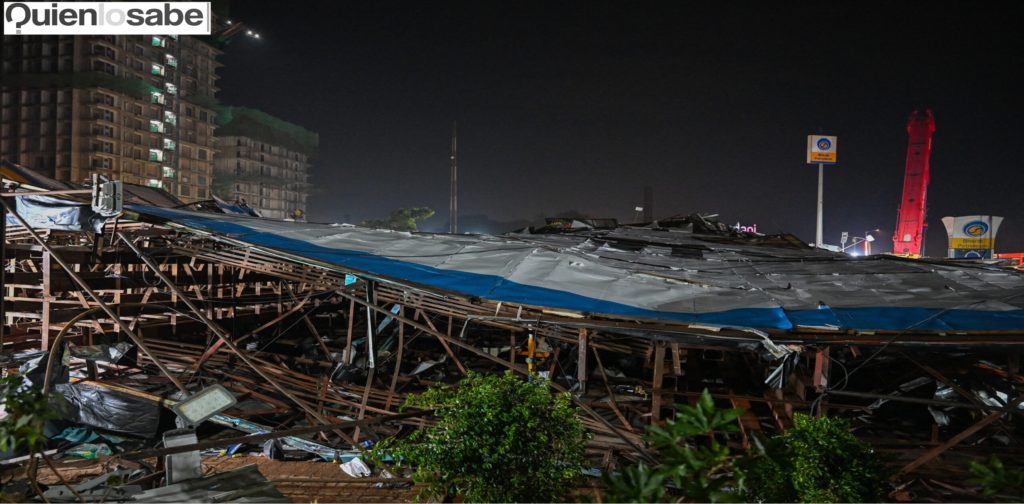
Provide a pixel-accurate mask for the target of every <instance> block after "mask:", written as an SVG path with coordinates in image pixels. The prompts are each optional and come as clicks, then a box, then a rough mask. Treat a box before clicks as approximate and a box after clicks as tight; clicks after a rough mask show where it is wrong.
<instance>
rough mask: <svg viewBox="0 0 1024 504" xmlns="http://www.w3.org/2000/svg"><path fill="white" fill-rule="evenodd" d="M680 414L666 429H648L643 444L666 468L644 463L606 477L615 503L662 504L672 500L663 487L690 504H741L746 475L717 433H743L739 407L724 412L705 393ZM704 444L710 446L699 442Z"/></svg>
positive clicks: (678, 406) (610, 498) (655, 427)
mask: <svg viewBox="0 0 1024 504" xmlns="http://www.w3.org/2000/svg"><path fill="white" fill-rule="evenodd" d="M676 409H678V410H679V412H678V413H676V417H675V418H674V419H671V420H668V421H666V422H665V426H664V427H658V426H652V427H648V429H647V435H646V436H645V437H644V439H645V440H646V441H647V443H648V444H649V445H650V446H651V447H652V448H654V449H656V450H657V451H658V454H659V457H660V460H661V463H660V464H658V465H657V466H654V467H647V466H645V465H643V464H640V465H638V466H636V467H627V468H625V469H623V471H622V472H620V473H619V474H616V475H606V476H605V478H604V481H605V485H606V487H607V492H606V498H607V500H609V501H612V502H658V501H661V500H663V499H664V498H665V496H666V495H667V493H666V489H665V486H664V483H668V482H671V483H673V485H674V486H675V492H678V493H681V494H682V496H683V498H685V499H686V500H687V501H691V502H736V501H739V500H742V494H741V493H739V492H738V490H741V489H742V488H743V473H742V472H741V471H739V470H737V468H736V466H735V464H734V462H735V458H736V457H734V456H732V455H731V454H730V453H729V449H728V447H727V446H725V445H723V444H721V443H719V442H718V439H717V438H716V437H715V435H714V433H716V432H734V431H737V430H739V428H738V427H737V425H736V419H737V418H738V417H739V416H740V415H742V414H743V410H742V409H739V408H730V409H719V408H717V407H715V402H714V400H713V399H712V398H711V394H710V393H709V392H708V391H707V389H704V392H703V393H702V394H701V396H700V398H699V399H698V400H697V404H696V405H694V406H690V405H686V404H678V405H676ZM698 440H700V441H705V440H707V441H706V442H699V441H698Z"/></svg>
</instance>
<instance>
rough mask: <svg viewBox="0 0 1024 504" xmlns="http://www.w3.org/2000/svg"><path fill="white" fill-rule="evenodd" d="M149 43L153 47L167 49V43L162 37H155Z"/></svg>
mask: <svg viewBox="0 0 1024 504" xmlns="http://www.w3.org/2000/svg"><path fill="white" fill-rule="evenodd" d="M149 43H150V44H151V45H152V46H153V47H165V46H166V45H167V41H165V40H164V39H163V38H162V37H153V38H151V39H150V40H149Z"/></svg>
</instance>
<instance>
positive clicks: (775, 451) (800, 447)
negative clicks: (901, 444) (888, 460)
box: [744, 414, 889, 502]
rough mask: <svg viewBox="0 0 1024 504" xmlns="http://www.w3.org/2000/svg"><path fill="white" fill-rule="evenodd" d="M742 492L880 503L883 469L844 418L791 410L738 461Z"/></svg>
mask: <svg viewBox="0 0 1024 504" xmlns="http://www.w3.org/2000/svg"><path fill="white" fill-rule="evenodd" d="M744 467H745V468H746V470H747V471H746V472H747V478H748V479H747V492H748V493H747V496H748V498H750V499H752V500H760V501H767V502H880V501H883V500H885V499H886V497H887V496H888V490H889V488H888V484H887V483H886V482H887V480H888V476H889V470H888V468H887V467H886V466H885V464H884V463H883V461H882V459H881V458H880V457H879V455H878V454H877V453H875V452H874V450H872V449H871V447H870V446H868V445H867V444H865V443H863V442H861V441H860V440H859V439H857V438H856V437H855V436H854V435H853V434H852V433H851V432H850V423H849V421H847V420H846V419H844V418H835V417H812V416H808V415H802V414H797V415H796V416H794V418H793V427H792V428H791V429H789V430H787V431H786V432H785V433H784V434H783V435H781V436H778V437H775V438H773V439H771V440H770V441H769V442H768V443H767V445H766V446H765V447H764V450H763V451H762V452H761V453H760V454H758V455H755V456H752V457H751V458H749V459H748V460H747V461H745V463H744Z"/></svg>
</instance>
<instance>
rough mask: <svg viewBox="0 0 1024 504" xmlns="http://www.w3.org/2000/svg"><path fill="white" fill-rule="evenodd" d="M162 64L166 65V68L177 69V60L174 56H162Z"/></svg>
mask: <svg viewBox="0 0 1024 504" xmlns="http://www.w3.org/2000/svg"><path fill="white" fill-rule="evenodd" d="M164 63H167V66H170V67H175V68H177V67H178V59H177V58H175V57H174V56H171V55H170V54H165V55H164Z"/></svg>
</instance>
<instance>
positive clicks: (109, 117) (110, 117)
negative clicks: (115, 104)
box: [97, 109, 116, 122]
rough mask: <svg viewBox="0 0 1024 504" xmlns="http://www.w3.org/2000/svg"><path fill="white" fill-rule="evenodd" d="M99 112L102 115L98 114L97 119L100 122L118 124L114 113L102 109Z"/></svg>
mask: <svg viewBox="0 0 1024 504" xmlns="http://www.w3.org/2000/svg"><path fill="white" fill-rule="evenodd" d="M99 112H100V113H99V114H98V116H97V119H100V120H103V121H107V122H116V121H115V120H114V113H113V112H111V111H109V110H106V109H100V111H99Z"/></svg>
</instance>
